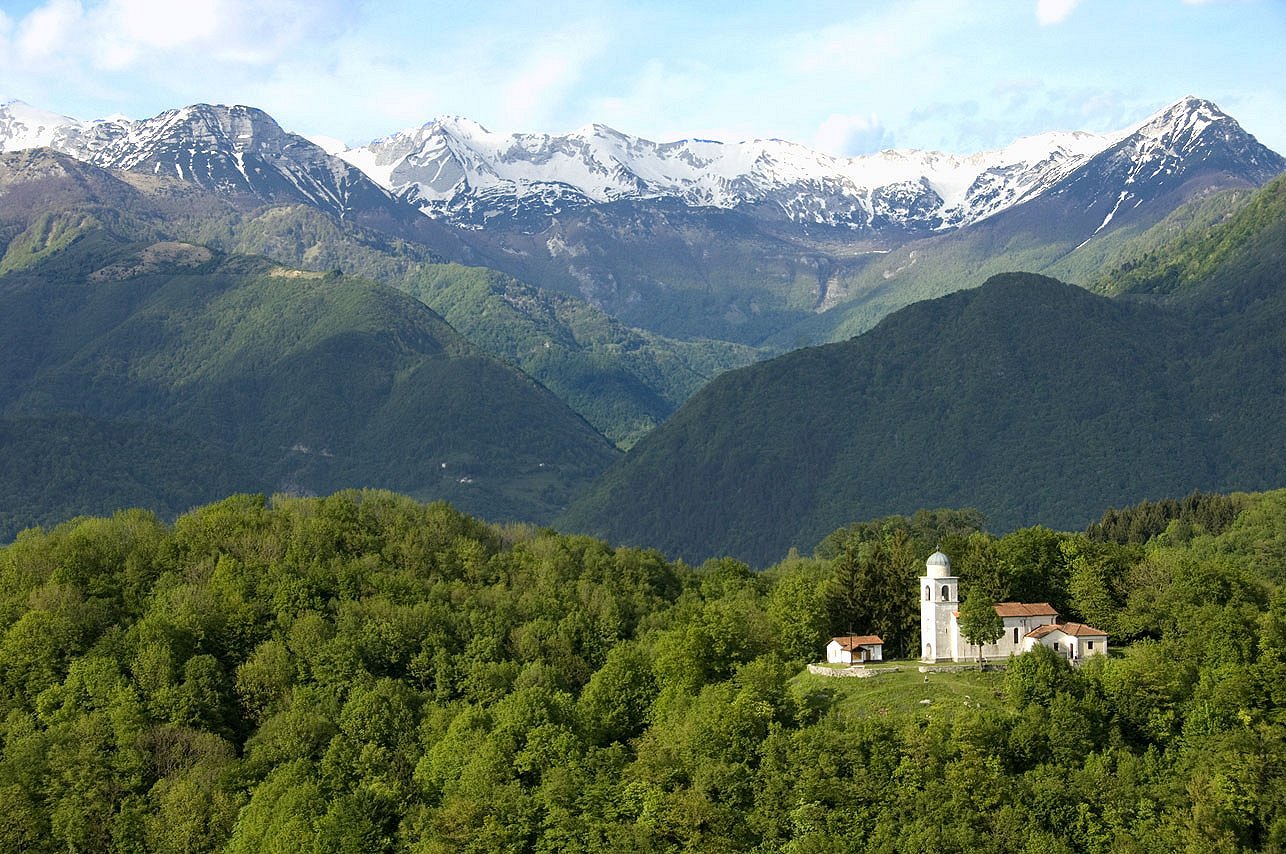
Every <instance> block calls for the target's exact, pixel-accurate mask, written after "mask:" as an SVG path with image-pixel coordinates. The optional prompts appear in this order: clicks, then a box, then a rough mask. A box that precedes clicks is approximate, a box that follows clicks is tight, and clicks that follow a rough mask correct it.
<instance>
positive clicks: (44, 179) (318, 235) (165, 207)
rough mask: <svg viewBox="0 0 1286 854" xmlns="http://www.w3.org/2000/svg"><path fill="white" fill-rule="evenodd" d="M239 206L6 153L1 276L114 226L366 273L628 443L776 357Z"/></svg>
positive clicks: (456, 250) (57, 160)
mask: <svg viewBox="0 0 1286 854" xmlns="http://www.w3.org/2000/svg"><path fill="white" fill-rule="evenodd" d="M234 202H235V200H228V199H224V198H221V197H219V196H216V195H214V194H212V193H209V192H206V191H203V190H201V189H200V188H198V187H194V186H191V185H187V184H184V183H183V182H180V181H176V180H172V179H170V180H166V179H158V178H155V177H153V176H144V175H138V174H135V173H130V172H112V171H108V170H103V169H98V168H96V167H93V166H90V165H88V164H84V163H79V162H77V161H75V160H74V159H72V158H69V157H66V156H65V155H59V154H55V153H53V152H50V151H47V150H45V151H40V150H37V151H23V152H15V153H11V154H7V155H4V156H3V157H0V250H3V251H0V274H3V273H4V272H8V271H10V270H15V269H20V268H23V267H26V266H29V265H31V264H33V263H36V262H38V261H39V260H40V259H42V258H45V257H47V256H48V255H50V254H51V253H53V252H56V251H58V250H59V249H62V248H64V247H65V246H67V245H68V244H69V243H70V241H71V240H72V239H73V238H76V237H79V236H81V235H82V234H83V233H84V232H85V231H86V230H89V229H93V228H99V227H101V228H105V229H107V230H109V231H111V232H113V233H115V234H117V235H122V236H123V237H124V238H125V239H127V240H131V241H146V242H155V241H158V240H182V241H186V242H193V243H197V244H199V245H202V246H208V247H211V248H214V249H217V250H221V251H223V252H225V253H228V254H242V255H261V256H264V257H268V258H272V259H273V260H276V261H278V262H281V263H284V264H288V265H291V266H297V267H299V268H301V269H307V270H314V271H320V272H333V271H342V272H343V273H345V274H349V275H358V276H363V277H366V278H370V279H373V280H375V281H378V282H381V283H383V284H386V285H390V286H393V287H396V288H398V289H400V290H404V291H407V292H409V293H412V294H413V295H414V296H416V297H417V298H418V299H420V300H421V301H423V302H424V303H425V304H427V305H428V306H429V307H430V308H432V309H434V310H435V311H436V312H438V313H439V314H441V315H443V316H444V317H446V318H447V320H448V322H450V323H451V324H452V325H453V326H455V327H456V328H457V329H459V330H460V331H461V332H462V333H464V334H465V335H466V336H467V337H468V338H469V339H470V340H471V342H472V343H474V344H476V345H478V346H479V347H480V348H482V349H483V350H485V351H487V352H489V353H491V354H492V355H495V356H498V357H499V358H501V359H503V360H505V361H507V362H508V363H509V364H512V365H514V366H516V367H519V368H521V369H522V370H524V371H525V372H526V373H528V374H530V375H532V376H534V377H535V378H536V379H538V380H539V381H540V382H541V383H542V384H544V385H545V386H546V387H547V388H549V389H550V390H551V391H553V392H554V393H555V394H556V395H558V396H559V398H560V399H562V400H563V401H564V402H565V403H567V404H568V405H569V406H571V407H572V409H573V410H574V411H576V412H577V413H578V414H580V415H581V416H582V417H583V418H585V419H586V420H587V421H589V422H590V423H591V424H592V425H593V426H594V427H595V428H596V429H598V430H599V431H600V432H602V433H603V434H604V435H606V436H608V437H609V438H611V439H612V440H613V441H614V442H616V443H617V444H619V445H621V446H622V447H628V446H629V445H631V444H632V443H633V442H634V441H636V440H637V439H638V438H639V437H640V436H641V435H643V434H644V433H646V432H647V431H648V430H650V429H651V428H652V427H654V426H655V425H656V424H657V423H659V422H660V421H662V420H664V418H665V417H666V416H668V415H669V414H670V413H671V412H673V411H674V409H675V408H676V407H677V406H678V405H679V404H680V403H682V402H683V401H684V400H686V399H687V397H688V396H690V395H691V394H692V393H693V392H694V391H695V390H696V389H697V388H698V387H699V386H700V385H701V384H702V383H703V382H705V381H706V380H708V379H709V378H710V377H711V376H713V375H714V374H716V373H718V372H720V371H722V370H726V369H728V368H730V367H738V366H741V365H745V364H749V363H750V362H752V361H754V360H756V359H758V358H760V357H761V356H762V355H763V353H761V352H760V351H757V350H755V349H752V348H750V347H746V346H743V345H739V344H734V343H730V342H725V341H717V340H708V339H700V340H692V341H681V340H674V339H667V338H663V337H662V336H659V335H656V334H653V333H649V332H645V331H642V330H639V329H633V328H631V327H628V326H625V325H624V324H623V323H621V322H619V321H617V320H616V319H614V318H612V317H610V316H608V315H606V314H605V313H604V312H602V311H600V310H598V309H596V308H594V307H592V306H590V305H589V304H588V303H586V302H584V301H582V300H579V299H576V298H574V297H571V296H568V295H566V294H561V293H556V292H550V291H545V290H542V289H539V288H534V287H531V286H530V285H526V284H523V283H521V282H518V281H517V280H515V279H512V278H511V277H509V276H504V275H502V274H498V273H494V272H493V271H490V270H486V269H484V268H478V267H465V266H461V265H458V264H443V263H439V262H441V260H442V252H445V251H450V252H451V253H452V254H453V256H460V255H461V253H462V252H464V250H463V249H462V248H461V247H458V246H454V245H447V246H443V244H442V243H441V241H437V242H431V243H427V244H426V243H423V242H417V240H416V239H415V238H416V237H417V235H416V234H414V233H403V232H402V231H401V230H399V229H397V228H393V229H390V230H381V229H380V228H379V227H377V226H378V224H377V223H376V224H372V223H364V224H363V223H353V222H342V223H341V222H338V221H336V220H335V219H333V218H332V217H331V216H329V215H327V214H325V213H322V212H321V211H319V210H317V209H315V208H312V207H309V206H306V205H281V206H272V207H266V208H265V207H262V206H260V205H253V206H250V207H245V206H238V205H237V204H235V203H234ZM434 234H436V232H435V233H434ZM464 254H465V255H466V256H467V252H465V253H464Z"/></svg>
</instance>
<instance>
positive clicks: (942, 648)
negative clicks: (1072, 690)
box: [919, 551, 1107, 662]
mask: <svg viewBox="0 0 1286 854" xmlns="http://www.w3.org/2000/svg"><path fill="white" fill-rule="evenodd" d="M924 569H925V573H924V575H922V576H920V597H919V598H920V659H921V661H925V662H935V661H976V660H977V659H978V647H976V646H974V645H973V644H971V643H969V642H968V641H967V640H965V638H964V636H963V635H961V633H960V620H959V618H960V579H959V578H957V577H956V576H955V575H952V574H951V560H950V559H949V558H948V557H947V556H946V555H945V554H943V553H942V552H940V551H936V552H934V553H933V554H931V555H929V559H928V560H927V561H925V565H924ZM995 608H996V613H997V614H999V615H1000V618H1001V620H1002V621H1003V622H1004V627H1005V631H1004V634H1002V635H1001V636H1000V639H999V640H998V641H996V642H995V643H991V644H986V645H984V646H983V647H982V657H983V659H985V660H989V661H995V660H998V659H1006V658H1008V657H1009V656H1011V655H1018V654H1020V653H1024V652H1026V651H1027V650H1029V649H1031V648H1033V647H1034V646H1037V645H1040V646H1047V647H1049V648H1051V649H1053V650H1054V651H1055V652H1057V653H1059V654H1060V655H1063V656H1065V657H1067V658H1069V659H1071V660H1073V661H1077V660H1080V659H1083V658H1086V657H1088V656H1091V655H1104V654H1106V653H1107V633H1106V632H1103V631H1101V630H1099V629H1096V628H1094V627H1092V626H1087V625H1084V624H1083V623H1065V622H1062V621H1060V620H1059V616H1058V612H1057V611H1055V610H1054V609H1053V608H1052V607H1051V606H1050V605H1049V604H1048V603H1046V602H1039V603H1027V602H999V603H997V604H996V606H995Z"/></svg>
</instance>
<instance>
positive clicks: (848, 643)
mask: <svg viewBox="0 0 1286 854" xmlns="http://www.w3.org/2000/svg"><path fill="white" fill-rule="evenodd" d="M831 640H833V641H835V642H836V643H838V644H839V648H840V649H843V650H847V651H848V652H852V651H853V650H855V649H857V648H858V647H859V646H870V645H871V644H880V645H883V644H884V641H883V640H881V639H880V636H879V635H844V636H843V637H838V638H831Z"/></svg>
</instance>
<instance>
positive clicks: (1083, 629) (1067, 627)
mask: <svg viewBox="0 0 1286 854" xmlns="http://www.w3.org/2000/svg"><path fill="white" fill-rule="evenodd" d="M1058 627H1059V628H1060V629H1062V630H1063V631H1064V632H1066V633H1067V634H1069V635H1072V636H1073V637H1078V638H1093V637H1103V638H1105V637H1107V632H1105V631H1103V630H1102V629H1096V628H1094V627H1093V626H1087V625H1085V624H1084V623H1059V625H1058Z"/></svg>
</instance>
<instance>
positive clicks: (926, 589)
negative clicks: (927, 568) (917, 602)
mask: <svg viewBox="0 0 1286 854" xmlns="http://www.w3.org/2000/svg"><path fill="white" fill-rule="evenodd" d="M932 596H933V592H932V591H931V590H930V589H929V585H927V584H926V585H924V601H926V602H928V601H929V599H931V598H932Z"/></svg>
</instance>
